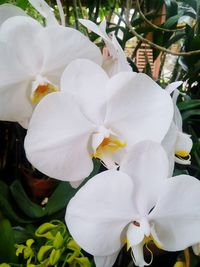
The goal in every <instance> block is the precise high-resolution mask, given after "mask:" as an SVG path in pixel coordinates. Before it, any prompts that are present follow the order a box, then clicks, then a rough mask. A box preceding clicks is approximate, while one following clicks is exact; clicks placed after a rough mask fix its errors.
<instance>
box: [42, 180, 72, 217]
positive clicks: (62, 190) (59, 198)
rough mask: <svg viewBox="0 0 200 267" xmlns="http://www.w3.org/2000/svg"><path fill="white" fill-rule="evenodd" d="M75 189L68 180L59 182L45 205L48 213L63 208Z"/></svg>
mask: <svg viewBox="0 0 200 267" xmlns="http://www.w3.org/2000/svg"><path fill="white" fill-rule="evenodd" d="M76 191H77V190H76V189H74V188H72V187H71V185H70V184H69V182H60V183H59V185H58V187H57V188H56V190H55V191H54V193H53V194H52V195H51V197H50V198H49V201H48V203H47V205H46V207H45V209H46V211H47V213H48V215H51V214H53V213H55V212H57V211H59V210H61V209H63V208H65V207H66V206H67V204H68V202H69V201H70V199H71V198H72V197H73V196H74V194H75V193H76Z"/></svg>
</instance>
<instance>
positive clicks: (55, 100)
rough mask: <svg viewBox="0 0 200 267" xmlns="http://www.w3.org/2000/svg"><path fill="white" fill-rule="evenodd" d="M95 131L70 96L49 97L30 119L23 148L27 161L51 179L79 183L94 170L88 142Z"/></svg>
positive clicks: (61, 94) (40, 103)
mask: <svg viewBox="0 0 200 267" xmlns="http://www.w3.org/2000/svg"><path fill="white" fill-rule="evenodd" d="M94 129H95V126H94V125H93V124H91V123H90V122H89V121H88V120H87V119H86V118H85V117H84V116H83V114H82V113H81V111H80V109H79V106H78V105H77V103H76V101H75V100H74V98H73V97H72V96H71V95H68V94H67V93H63V92H57V93H51V94H49V95H47V96H46V97H44V98H43V99H42V100H41V101H40V102H39V104H38V105H37V107H36V109H35V112H34V113H33V116H32V118H31V121H30V124H29V128H28V132H27V135H26V138H25V144H24V146H25V151H26V155H27V158H28V160H29V161H30V162H31V163H32V164H33V166H35V167H36V168H37V169H38V170H40V171H41V172H43V173H45V174H46V175H48V176H50V177H53V178H56V179H59V180H65V181H79V180H82V179H84V178H86V177H87V176H88V175H89V174H90V172H91V171H92V168H93V163H92V158H91V156H90V154H89V151H88V142H89V138H90V135H91V133H92V132H93V131H94Z"/></svg>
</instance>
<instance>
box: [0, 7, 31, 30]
mask: <svg viewBox="0 0 200 267" xmlns="http://www.w3.org/2000/svg"><path fill="white" fill-rule="evenodd" d="M14 16H27V14H26V13H25V12H24V11H23V10H22V9H21V8H19V7H17V6H14V5H11V4H3V5H0V26H1V24H2V23H3V22H4V21H5V20H7V19H8V18H11V17H14Z"/></svg>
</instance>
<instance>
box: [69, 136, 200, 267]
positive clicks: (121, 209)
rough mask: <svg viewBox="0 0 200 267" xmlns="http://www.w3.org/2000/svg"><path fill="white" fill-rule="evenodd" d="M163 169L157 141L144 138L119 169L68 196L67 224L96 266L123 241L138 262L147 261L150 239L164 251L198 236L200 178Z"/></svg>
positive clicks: (109, 259)
mask: <svg viewBox="0 0 200 267" xmlns="http://www.w3.org/2000/svg"><path fill="white" fill-rule="evenodd" d="M167 175H168V159H167V155H166V153H165V151H164V150H163V148H162V146H161V145H159V144H157V143H154V142H152V141H144V142H141V143H138V144H136V145H135V146H134V147H133V149H132V150H131V151H130V153H129V155H128V156H127V157H126V159H125V160H124V162H123V164H122V165H121V168H120V171H114V170H109V171H105V172H102V173H100V174H98V175H96V176H94V177H93V178H92V179H91V180H89V181H88V182H87V183H86V184H85V185H84V186H83V187H82V188H81V189H80V190H79V191H78V192H77V193H76V195H75V196H74V197H73V198H72V199H71V200H70V202H69V204H68V207H67V211H66V216H65V219H66V223H67V226H68V229H69V231H70V233H71V235H72V237H73V238H74V240H75V241H76V242H77V243H78V244H79V245H80V246H81V247H82V248H83V249H84V250H86V251H87V252H89V253H90V254H92V255H94V259H95V262H96V266H97V267H111V266H112V265H113V264H114V262H115V260H116V257H117V255H118V253H119V251H120V249H121V248H122V247H123V246H124V244H125V243H126V244H127V246H128V248H131V253H132V257H133V260H134V262H135V264H136V266H140V267H143V266H148V265H149V264H150V263H147V262H145V260H144V256H143V247H144V245H146V246H147V248H148V242H149V241H150V240H151V241H154V243H155V245H157V246H158V247H159V248H162V249H164V250H167V251H178V250H183V249H185V248H187V247H188V246H191V245H192V244H194V243H196V242H197V241H198V240H199V238H200V228H199V224H200V182H199V181H198V180H197V179H195V178H194V177H191V176H189V175H180V176H176V177H172V178H167ZM186 196H187V197H186ZM148 251H149V253H150V255H151V261H152V259H153V254H152V252H150V248H148ZM151 261H150V262H151Z"/></svg>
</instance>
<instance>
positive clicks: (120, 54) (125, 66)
mask: <svg viewBox="0 0 200 267" xmlns="http://www.w3.org/2000/svg"><path fill="white" fill-rule="evenodd" d="M112 43H113V45H114V47H115V51H116V53H117V55H116V57H117V59H118V71H117V72H120V71H132V69H131V66H130V65H129V63H128V62H127V59H126V55H125V53H124V51H123V49H122V48H121V46H120V44H119V43H118V41H117V38H116V36H115V35H114V34H113V35H112ZM117 72H116V73H117Z"/></svg>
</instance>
